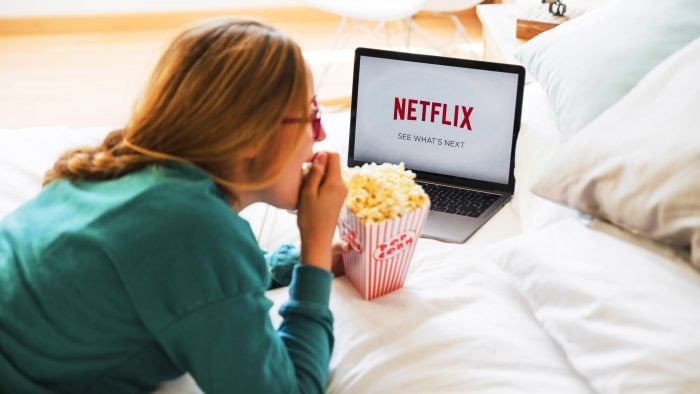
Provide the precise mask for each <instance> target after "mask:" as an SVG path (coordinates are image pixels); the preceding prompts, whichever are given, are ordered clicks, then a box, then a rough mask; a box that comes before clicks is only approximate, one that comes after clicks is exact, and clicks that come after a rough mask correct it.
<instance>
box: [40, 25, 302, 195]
mask: <svg viewBox="0 0 700 394" xmlns="http://www.w3.org/2000/svg"><path fill="white" fill-rule="evenodd" d="M308 77H309V76H308V75H307V72H306V65H305V63H304V59H303V57H302V53H301V49H300V48H299V46H298V45H297V44H296V43H294V42H293V41H292V40H291V39H289V38H287V37H286V36H285V35H283V34H282V33H280V32H278V31H277V30H275V29H273V28H271V27H269V26H265V25H263V24H260V23H258V22H252V21H237V20H231V19H217V20H210V21H207V22H204V23H202V24H199V25H197V26H194V27H192V28H190V29H187V30H185V31H184V32H182V33H181V34H180V35H178V36H177V37H176V38H175V40H174V41H173V42H172V44H171V45H170V47H169V48H168V49H167V50H166V52H165V53H164V54H163V56H162V57H161V59H160V61H159V63H158V65H157V66H156V68H155V70H154V72H153V74H152V75H151V78H150V81H149V83H148V85H147V88H146V90H145V92H144V94H143V97H142V99H141V101H140V102H139V103H138V104H137V105H136V107H135V109H134V112H133V114H132V117H131V119H130V121H129V122H128V124H127V126H126V127H125V128H124V129H121V130H116V131H113V132H112V133H110V134H109V135H108V136H107V137H106V138H105V140H104V141H103V143H102V144H101V145H99V146H96V147H80V148H74V149H72V150H70V151H68V152H66V153H65V154H63V155H62V156H61V157H60V158H59V159H58V161H57V162H56V163H55V164H54V167H53V169H51V170H49V171H48V172H47V174H46V176H45V178H44V184H45V185H46V184H48V183H49V182H51V181H53V180H56V179H69V180H105V179H112V178H117V177H119V176H122V175H124V174H127V173H130V172H132V171H136V170H138V169H141V168H143V167H145V166H146V165H149V164H154V163H162V162H165V161H169V160H175V161H181V162H186V163H190V164H192V165H195V166H197V167H200V168H201V169H203V170H204V171H206V172H207V173H209V174H210V175H211V176H212V178H213V179H214V180H215V181H216V182H217V183H218V184H219V186H221V187H223V188H224V189H227V190H228V191H229V192H230V193H231V195H232V197H233V198H235V191H236V190H250V189H256V188H261V187H264V186H266V185H269V184H270V183H272V182H274V181H275V180H276V179H277V177H278V176H279V175H280V174H281V172H282V170H283V169H284V167H285V165H286V164H287V163H288V161H289V160H290V157H291V152H292V151H293V150H294V149H295V147H296V145H297V144H298V142H299V138H300V137H301V135H302V132H303V130H304V125H303V124H301V125H300V126H299V127H298V128H296V129H294V130H295V131H294V132H288V133H287V134H289V135H280V133H279V132H280V130H281V127H280V125H281V122H282V119H283V117H284V116H285V114H289V113H293V114H301V115H302V116H305V115H306V114H308V111H309V102H310V101H311V99H312V97H310V95H309V92H308V85H307V78H308ZM246 152H257V155H256V156H255V157H254V159H253V160H252V162H251V164H250V165H249V166H248V167H247V168H248V170H247V173H248V174H250V175H251V179H255V180H254V181H251V182H247V183H240V182H239V183H234V182H232V181H230V180H228V179H226V178H227V176H226V175H227V173H228V172H229V171H230V169H231V168H232V166H235V165H240V163H241V162H242V160H243V157H244V154H245V153H246Z"/></svg>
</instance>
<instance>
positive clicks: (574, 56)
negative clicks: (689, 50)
mask: <svg viewBox="0 0 700 394" xmlns="http://www.w3.org/2000/svg"><path fill="white" fill-rule="evenodd" d="M699 15H700V1H698V0H664V1H658V0H614V1H610V2H607V3H605V4H604V5H602V6H601V7H599V8H596V9H594V10H592V11H590V12H588V13H586V14H584V15H582V16H580V17H577V18H574V19H572V20H571V21H569V22H566V23H564V24H562V25H561V26H559V27H557V28H556V29H552V30H549V31H547V32H545V33H542V34H540V35H538V36H537V37H535V38H533V39H532V40H530V41H529V42H528V43H527V44H525V45H524V46H522V47H521V48H520V50H519V51H518V52H516V54H515V57H516V58H517V59H518V60H519V61H520V62H521V63H522V64H524V65H525V66H526V67H527V69H528V71H530V73H532V75H533V76H534V78H535V79H536V80H537V81H538V82H539V83H541V84H542V86H543V87H544V88H545V90H546V92H547V94H548V96H549V98H550V100H551V101H552V105H553V108H554V111H555V113H556V116H557V120H558V124H559V128H560V129H561V132H562V134H563V136H564V137H565V138H568V137H570V136H571V135H572V134H574V133H575V132H576V131H578V130H580V129H581V128H582V127H584V126H585V125H586V124H588V122H590V121H591V120H592V119H593V118H595V117H596V116H597V115H599V114H600V113H601V112H603V111H604V110H605V109H606V108H608V107H609V106H610V105H612V104H614V103H615V102H617V101H618V100H619V99H620V98H622V96H623V95H625V94H626V93H627V92H628V91H629V90H630V89H631V88H632V87H633V86H634V85H635V84H636V83H637V81H639V80H640V79H641V78H642V77H643V76H644V75H645V74H646V73H647V72H649V70H651V69H652V68H653V67H654V66H655V65H656V64H658V63H659V62H661V61H662V60H663V59H665V58H666V57H668V56H669V55H670V54H672V53H673V52H675V51H676V50H678V49H680V48H681V47H683V46H684V45H685V44H687V43H688V42H690V41H691V40H693V39H695V38H696V37H698V36H700V17H699Z"/></svg>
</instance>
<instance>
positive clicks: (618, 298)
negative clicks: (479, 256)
mask: <svg viewBox="0 0 700 394" xmlns="http://www.w3.org/2000/svg"><path fill="white" fill-rule="evenodd" d="M599 224H600V223H599ZM607 227H608V230H607V231H612V230H614V227H612V226H610V225H607ZM505 242H506V243H501V244H500V245H499V248H498V249H497V250H498V251H499V252H500V256H499V258H498V259H497V260H496V261H497V263H498V264H499V266H501V267H502V268H503V269H504V270H505V271H506V272H508V273H509V274H510V276H511V279H512V281H513V283H514V285H515V287H516V288H517V289H518V291H519V292H520V294H521V295H522V296H523V297H524V298H525V300H526V301H527V303H528V305H529V306H530V308H531V310H532V311H533V313H534V316H535V318H536V319H537V320H538V321H539V323H540V325H541V326H542V327H543V328H544V329H545V330H546V331H547V332H548V333H549V335H550V336H551V337H552V338H553V339H554V340H555V341H556V342H557V343H558V344H559V345H560V347H561V348H562V350H563V351H564V353H565V354H566V357H567V359H568V360H569V361H570V362H571V365H572V366H573V367H574V368H575V369H576V370H577V371H578V372H579V373H580V374H581V376H583V377H584V378H586V379H587V380H588V382H589V383H590V384H591V386H592V387H593V388H594V389H595V391H596V392H598V393H601V394H606V393H615V394H617V393H678V394H686V393H700V373H699V371H700V330H699V329H698V328H700V308H698V300H700V274H699V273H698V272H697V271H695V270H694V269H693V268H692V267H691V266H689V265H688V264H685V262H684V261H683V260H682V259H680V258H678V256H677V255H676V254H675V253H674V250H673V249H670V248H668V247H663V246H662V245H660V244H658V243H652V242H651V241H644V240H643V239H638V238H635V237H634V236H633V235H631V234H629V233H623V232H621V231H619V230H618V231H617V232H616V233H615V235H610V234H607V233H605V232H602V231H594V230H592V229H589V228H586V226H585V225H583V224H582V223H580V222H578V221H576V220H574V219H566V220H563V221H560V222H557V223H554V224H552V225H550V226H548V227H546V228H544V229H542V230H540V231H538V232H535V233H530V234H526V235H523V236H520V237H517V238H514V239H512V240H510V241H505Z"/></svg>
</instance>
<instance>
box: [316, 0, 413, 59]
mask: <svg viewBox="0 0 700 394" xmlns="http://www.w3.org/2000/svg"><path fill="white" fill-rule="evenodd" d="M425 1H426V0H307V2H308V3H309V5H311V6H313V7H315V8H318V9H320V10H323V11H326V12H329V13H331V14H335V15H339V16H341V17H342V19H341V20H340V24H339V25H338V29H337V30H336V34H335V39H334V41H333V46H332V48H333V49H335V48H337V47H338V46H339V44H340V39H341V36H342V33H343V31H344V30H345V28H346V27H347V26H348V25H349V24H352V26H353V27H359V28H362V29H364V30H365V31H367V32H368V34H370V35H375V34H376V33H377V32H379V31H381V30H384V32H385V33H386V39H387V44H388V45H389V46H391V41H390V38H391V35H392V34H391V33H390V32H389V30H388V29H387V24H388V23H390V22H396V23H397V24H398V25H399V32H401V31H403V30H404V29H405V31H406V46H408V44H409V40H410V34H411V28H412V27H413V25H412V23H411V17H413V15H415V14H416V13H418V11H419V10H420V9H421V7H422V6H423V3H425ZM367 22H369V23H373V24H375V25H374V27H368V26H367V25H366V23H367Z"/></svg>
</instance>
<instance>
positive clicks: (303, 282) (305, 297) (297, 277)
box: [289, 264, 333, 306]
mask: <svg viewBox="0 0 700 394" xmlns="http://www.w3.org/2000/svg"><path fill="white" fill-rule="evenodd" d="M332 281H333V274H332V273H331V272H329V271H326V270H324V269H321V268H316V267H313V266H310V265H305V264H297V265H296V266H295V267H294V272H292V282H291V283H290V285H289V298H290V300H298V301H307V302H313V303H316V304H321V305H324V306H327V305H328V300H329V299H330V294H331V282H332Z"/></svg>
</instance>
